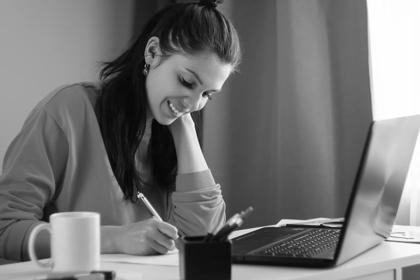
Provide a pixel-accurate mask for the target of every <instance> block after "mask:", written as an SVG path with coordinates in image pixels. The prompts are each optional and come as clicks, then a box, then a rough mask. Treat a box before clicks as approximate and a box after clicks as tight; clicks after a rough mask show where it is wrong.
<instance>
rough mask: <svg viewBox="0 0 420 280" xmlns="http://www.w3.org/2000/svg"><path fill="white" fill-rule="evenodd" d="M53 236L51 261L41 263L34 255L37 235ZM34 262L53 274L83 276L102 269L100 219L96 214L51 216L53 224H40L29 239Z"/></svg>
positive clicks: (71, 213)
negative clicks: (43, 232)
mask: <svg viewBox="0 0 420 280" xmlns="http://www.w3.org/2000/svg"><path fill="white" fill-rule="evenodd" d="M42 230H47V231H49V232H50V234H51V261H50V262H48V263H44V262H40V261H39V260H38V258H37V256H36V254H35V239H36V237H37V235H38V233H39V232H40V231H42ZM28 247H29V256H30V258H31V260H32V261H34V262H35V263H37V264H38V265H39V266H41V267H44V268H50V269H52V271H53V272H58V273H61V272H64V273H65V272H71V273H79V272H80V273H84V272H90V271H92V270H99V268H100V215H99V213H95V212H61V213H55V214H52V215H51V216H50V223H45V224H39V225H37V226H36V227H35V228H34V229H33V230H32V232H31V234H30V236H29V242H28Z"/></svg>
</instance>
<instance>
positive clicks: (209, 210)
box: [169, 170, 226, 236]
mask: <svg viewBox="0 0 420 280" xmlns="http://www.w3.org/2000/svg"><path fill="white" fill-rule="evenodd" d="M180 185H182V186H183V188H182V189H184V190H185V189H187V190H188V191H182V192H180V191H175V192H173V193H172V204H171V206H170V213H169V222H171V223H172V224H174V225H175V226H177V227H178V230H179V232H180V233H181V234H182V235H187V236H194V235H204V234H207V233H208V232H212V231H214V230H216V229H218V228H220V227H221V226H222V225H223V224H224V222H225V220H226V214H225V210H226V206H225V202H224V200H223V196H222V192H221V189H220V185H219V184H216V183H215V181H214V179H213V176H212V174H211V172H210V170H205V171H201V172H194V173H189V174H181V175H178V176H177V178H176V186H180Z"/></svg>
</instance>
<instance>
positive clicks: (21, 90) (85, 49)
mask: <svg viewBox="0 0 420 280" xmlns="http://www.w3.org/2000/svg"><path fill="white" fill-rule="evenodd" d="M135 2H136V1H135V0H118V1H114V0H60V1H55V0H30V1H25V0H2V1H0V129H1V134H0V158H1V161H2V159H3V156H4V153H5V151H6V149H7V146H8V145H9V143H10V142H11V140H12V138H13V137H14V136H15V135H16V133H17V132H18V131H19V129H20V127H21V126H22V124H23V121H24V119H25V118H26V116H27V114H28V113H29V111H30V110H31V109H32V108H33V107H34V106H35V104H36V103H37V102H38V101H39V100H40V99H42V98H43V97H44V96H45V95H47V94H48V93H49V92H50V91H52V90H53V89H54V88H56V87H59V86H61V85H62V84H67V83H73V82H79V81H94V80H96V79H97V72H98V69H99V68H98V65H99V62H100V61H103V60H107V59H110V58H113V57H114V56H115V55H116V54H118V53H119V52H120V51H121V50H122V49H124V48H125V47H126V45H127V43H128V42H129V41H130V39H131V34H132V30H133V25H134V11H135V9H134V8H135V7H134V5H135ZM137 22H138V19H137V20H136V23H137ZM0 166H1V165H0Z"/></svg>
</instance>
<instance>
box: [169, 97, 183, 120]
mask: <svg viewBox="0 0 420 280" xmlns="http://www.w3.org/2000/svg"><path fill="white" fill-rule="evenodd" d="M167 103H168V107H169V111H170V112H171V113H172V114H173V115H174V116H175V117H179V116H181V115H182V113H181V112H180V111H179V110H178V109H177V108H176V107H175V105H174V104H173V103H172V102H171V101H169V100H168V102H167Z"/></svg>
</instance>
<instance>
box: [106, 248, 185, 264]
mask: <svg viewBox="0 0 420 280" xmlns="http://www.w3.org/2000/svg"><path fill="white" fill-rule="evenodd" d="M101 260H102V261H104V262H114V263H115V262H116V263H134V264H153V265H167V266H178V265H179V256H178V250H173V251H170V252H168V253H167V254H166V255H153V256H133V255H125V254H104V255H101Z"/></svg>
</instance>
